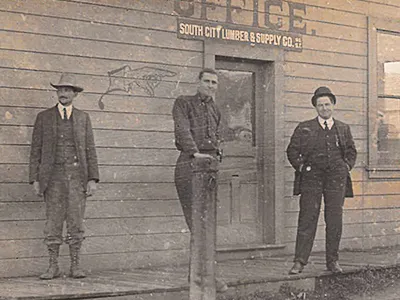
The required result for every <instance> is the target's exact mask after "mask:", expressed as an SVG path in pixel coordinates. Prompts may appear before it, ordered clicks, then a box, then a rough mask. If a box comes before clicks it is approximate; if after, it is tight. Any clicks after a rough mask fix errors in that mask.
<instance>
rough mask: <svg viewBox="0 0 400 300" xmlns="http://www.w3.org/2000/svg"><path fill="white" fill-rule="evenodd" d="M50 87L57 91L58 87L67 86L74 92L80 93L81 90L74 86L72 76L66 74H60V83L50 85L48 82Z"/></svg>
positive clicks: (74, 80)
mask: <svg viewBox="0 0 400 300" xmlns="http://www.w3.org/2000/svg"><path fill="white" fill-rule="evenodd" d="M50 84H51V86H52V87H54V88H56V89H58V88H59V87H62V86H69V87H72V88H73V89H74V90H75V91H76V92H82V91H83V88H82V87H80V86H78V85H76V79H75V76H74V75H73V74H68V73H63V74H61V77H60V81H59V82H58V84H52V83H51V82H50Z"/></svg>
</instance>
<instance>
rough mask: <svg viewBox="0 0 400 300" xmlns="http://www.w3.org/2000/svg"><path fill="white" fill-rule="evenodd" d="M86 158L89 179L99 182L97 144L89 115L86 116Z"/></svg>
mask: <svg viewBox="0 0 400 300" xmlns="http://www.w3.org/2000/svg"><path fill="white" fill-rule="evenodd" d="M86 159H87V165H88V180H94V181H96V182H99V167H98V164H97V153H96V146H95V144H94V136H93V129H92V122H91V121H90V117H89V115H87V118H86Z"/></svg>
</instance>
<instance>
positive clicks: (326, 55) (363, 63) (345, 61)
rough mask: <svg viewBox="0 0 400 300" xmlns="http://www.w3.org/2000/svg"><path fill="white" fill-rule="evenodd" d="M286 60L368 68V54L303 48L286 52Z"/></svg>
mask: <svg viewBox="0 0 400 300" xmlns="http://www.w3.org/2000/svg"><path fill="white" fill-rule="evenodd" d="M285 61H291V62H299V63H300V62H303V63H314V64H321V65H328V66H338V67H351V68H357V69H363V70H366V69H367V56H366V54H365V55H353V54H344V53H335V52H322V51H318V50H308V49H303V51H302V52H296V53H295V52H291V51H287V52H286V53H285Z"/></svg>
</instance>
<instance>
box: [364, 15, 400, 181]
mask: <svg viewBox="0 0 400 300" xmlns="http://www.w3.org/2000/svg"><path fill="white" fill-rule="evenodd" d="M379 31H381V32H387V33H393V34H398V35H400V24H399V23H398V22H395V21H393V20H386V19H385V20H384V19H378V18H373V17H368V133H369V134H368V165H367V167H366V169H367V171H368V176H369V178H371V179H374V178H376V179H379V178H382V179H396V178H397V179H400V166H395V165H378V164H377V161H378V153H377V152H378V151H377V147H376V146H375V145H374V139H373V138H372V137H373V134H372V133H373V132H374V129H375V128H376V121H377V120H376V119H377V118H376V115H377V113H378V101H379V95H378V74H377V71H378V70H377V61H378V44H377V43H378V32H379Z"/></svg>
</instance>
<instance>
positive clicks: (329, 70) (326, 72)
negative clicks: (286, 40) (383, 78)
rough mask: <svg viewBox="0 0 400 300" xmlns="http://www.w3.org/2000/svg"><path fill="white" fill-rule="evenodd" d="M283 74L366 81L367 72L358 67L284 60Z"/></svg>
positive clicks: (358, 81)
mask: <svg viewBox="0 0 400 300" xmlns="http://www.w3.org/2000/svg"><path fill="white" fill-rule="evenodd" d="M283 69H284V71H285V75H287V76H293V77H303V78H315V79H323V80H329V81H331V80H339V81H347V82H357V83H366V82H367V72H365V70H360V69H350V68H338V67H328V66H320V65H310V64H306V63H296V62H286V63H285V64H284V65H283Z"/></svg>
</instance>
